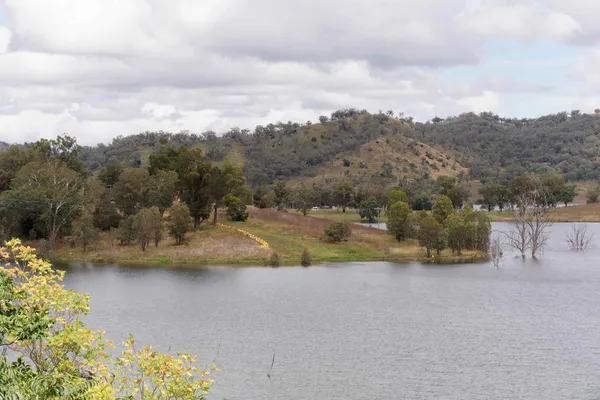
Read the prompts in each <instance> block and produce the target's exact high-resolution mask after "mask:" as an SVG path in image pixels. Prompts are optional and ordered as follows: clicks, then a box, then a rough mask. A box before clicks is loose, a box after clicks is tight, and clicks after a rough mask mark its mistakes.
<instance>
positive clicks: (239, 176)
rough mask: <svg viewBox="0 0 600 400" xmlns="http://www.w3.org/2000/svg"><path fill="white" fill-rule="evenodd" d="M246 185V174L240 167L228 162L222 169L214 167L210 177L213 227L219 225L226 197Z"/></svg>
mask: <svg viewBox="0 0 600 400" xmlns="http://www.w3.org/2000/svg"><path fill="white" fill-rule="evenodd" d="M243 185H244V174H243V173H242V170H241V169H239V168H238V167H236V166H234V165H233V164H230V163H229V162H226V163H225V164H223V165H222V166H221V167H216V166H213V167H212V168H211V170H210V172H209V175H208V187H209V192H210V197H211V199H212V202H213V211H214V217H213V225H217V213H218V209H219V208H220V207H222V206H223V201H224V199H225V196H227V195H228V194H231V193H232V192H234V191H235V190H236V189H238V188H239V187H241V186H243Z"/></svg>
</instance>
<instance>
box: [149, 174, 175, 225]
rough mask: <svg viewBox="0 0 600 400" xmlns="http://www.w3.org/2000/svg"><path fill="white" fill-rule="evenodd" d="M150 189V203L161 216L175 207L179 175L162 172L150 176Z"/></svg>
mask: <svg viewBox="0 0 600 400" xmlns="http://www.w3.org/2000/svg"><path fill="white" fill-rule="evenodd" d="M149 184H150V187H149V189H148V203H149V204H150V205H151V206H154V207H157V208H158V211H160V214H161V215H162V214H164V212H165V210H166V209H167V208H169V207H171V206H172V205H173V199H174V198H175V194H176V193H177V173H176V172H175V171H164V170H160V171H158V172H156V173H155V174H154V175H152V176H150V180H149Z"/></svg>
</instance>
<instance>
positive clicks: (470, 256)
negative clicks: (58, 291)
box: [54, 253, 489, 268]
mask: <svg viewBox="0 0 600 400" xmlns="http://www.w3.org/2000/svg"><path fill="white" fill-rule="evenodd" d="M488 259H489V256H488V255H487V254H482V253H477V254H474V253H465V254H461V255H451V256H442V257H432V258H427V257H426V256H421V257H392V256H389V257H386V256H382V257H365V258H359V257H331V258H327V259H318V260H313V263H312V264H311V265H310V266H313V267H316V266H322V265H323V264H326V263H353V262H392V263H398V264H413V263H417V264H439V265H454V264H477V263H481V262H486V261H488ZM54 262H55V263H57V264H59V265H60V264H70V263H90V264H101V265H122V266H135V267H140V266H144V265H145V266H148V267H161V266H167V267H168V266H174V267H177V266H185V267H199V268H202V267H227V268H257V267H258V268H286V267H300V266H301V265H300V259H297V260H296V259H293V260H285V261H283V262H282V263H281V265H280V266H271V265H268V264H266V263H265V259H255V260H249V259H238V260H233V259H230V260H227V261H219V260H206V259H204V260H203V259H199V260H189V259H179V260H178V259H169V260H166V259H155V258H154V259H153V258H148V259H140V258H137V259H134V260H131V259H118V258H117V259H110V260H109V259H105V258H102V257H100V258H79V257H73V258H64V257H60V258H59V257H57V258H56V259H55V260H54Z"/></svg>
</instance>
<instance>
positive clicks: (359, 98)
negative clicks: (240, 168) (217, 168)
mask: <svg viewBox="0 0 600 400" xmlns="http://www.w3.org/2000/svg"><path fill="white" fill-rule="evenodd" d="M578 2H580V3H581V4H579V6H577V4H576V3H578ZM582 2H583V3H586V4H587V1H586V2H584V1H583V0H574V1H572V2H570V3H569V4H571V5H569V4H567V2H563V1H559V0H540V1H529V0H524V1H516V0H505V1H501V0H475V1H473V0H444V1H441V0H421V1H418V2H417V1H413V0H347V1H342V0H305V1H302V2H298V1H296V0H253V1H250V0H170V1H167V0H128V1H121V0H53V1H51V2H50V1H41V0H0V7H3V8H4V14H5V16H6V26H0V126H2V133H1V134H0V140H5V141H23V140H35V139H36V138H38V137H40V136H42V135H43V136H51V135H55V134H57V133H63V132H69V133H71V134H73V135H76V136H77V137H78V138H79V139H80V141H81V142H84V143H92V142H97V141H107V140H109V139H110V138H112V137H114V136H116V135H119V134H132V133H137V132H139V131H145V130H159V129H162V130H166V131H179V130H182V129H185V130H190V131H193V132H200V131H202V130H205V129H214V130H217V131H222V130H225V129H227V128H229V127H232V126H240V127H248V128H252V127H253V126H254V125H256V124H259V123H260V124H265V123H268V122H273V121H277V120H296V121H306V120H308V119H312V120H316V118H317V117H318V115H319V114H323V113H330V112H331V111H332V110H334V109H339V108H343V107H358V108H367V109H370V110H373V111H377V110H379V109H381V110H388V109H392V110H394V111H404V112H406V113H407V114H410V115H413V116H415V117H416V118H419V119H429V118H431V117H433V116H434V115H440V116H444V115H448V114H457V113H460V112H464V111H469V110H474V111H484V110H492V111H497V110H502V109H503V108H504V107H505V104H504V103H503V94H505V93H513V94H515V93H518V94H519V95H521V94H523V95H524V96H534V95H535V94H536V93H541V92H544V91H548V90H550V88H549V87H548V86H547V85H542V84H537V83H535V84H532V83H528V82H526V81H523V80H521V79H514V77H503V76H502V74H500V75H498V74H497V73H495V72H489V73H487V74H481V75H482V76H483V78H481V79H477V80H475V81H473V80H467V79H463V80H458V81H457V82H455V83H453V84H447V83H444V82H443V81H442V80H441V79H440V74H439V71H440V70H442V69H444V68H447V67H451V66H457V65H471V66H473V68H476V66H477V65H478V63H480V62H481V61H482V57H483V56H484V52H483V50H484V47H485V46H484V45H485V41H486V40H488V39H489V38H490V37H502V38H511V39H517V40H524V41H529V40H538V39H539V40H555V41H573V42H581V41H583V40H584V38H585V39H586V40H588V41H590V40H593V38H594V37H595V36H594V35H595V34H596V33H598V34H599V36H600V29H599V28H596V25H597V24H595V21H597V19H598V17H600V7H598V6H595V5H592V6H589V7H588V8H587V10H588V12H584V11H581V10H580V8H581V5H582V4H583V3H582ZM565 64H567V66H568V62H565ZM588 64H589V68H587V67H586V68H585V71H584V72H581V74H583V75H586V74H587V75H586V76H587V78H586V79H587V80H586V82H595V80H598V81H599V82H600V77H598V78H595V77H594V74H593V72H594V71H593V68H597V66H596V67H594V65H596V64H595V61H593V59H591V61H589V63H588ZM588 64H586V65H588ZM597 70H600V68H597ZM581 74H580V75H581ZM582 79H583V78H582ZM548 111H552V110H548Z"/></svg>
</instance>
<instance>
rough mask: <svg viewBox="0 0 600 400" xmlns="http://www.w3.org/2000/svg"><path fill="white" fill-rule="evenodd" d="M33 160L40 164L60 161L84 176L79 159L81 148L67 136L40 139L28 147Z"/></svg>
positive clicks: (82, 166) (82, 165) (83, 169)
mask: <svg viewBox="0 0 600 400" xmlns="http://www.w3.org/2000/svg"><path fill="white" fill-rule="evenodd" d="M28 148H29V151H30V152H31V153H32V155H33V158H34V159H37V160H39V161H41V162H50V161H60V162H61V163H63V164H64V165H66V166H67V168H69V169H72V170H73V171H75V172H77V173H78V174H80V175H82V176H85V175H86V172H87V171H86V167H85V164H84V163H83V161H81V158H80V157H79V156H80V154H81V151H82V150H83V149H82V147H81V146H80V145H79V144H77V140H76V139H75V138H73V137H71V136H69V135H63V136H60V135H59V136H57V137H56V139H50V140H48V139H40V140H38V141H37V142H35V143H33V144H32V145H30V146H29V147H28Z"/></svg>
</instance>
